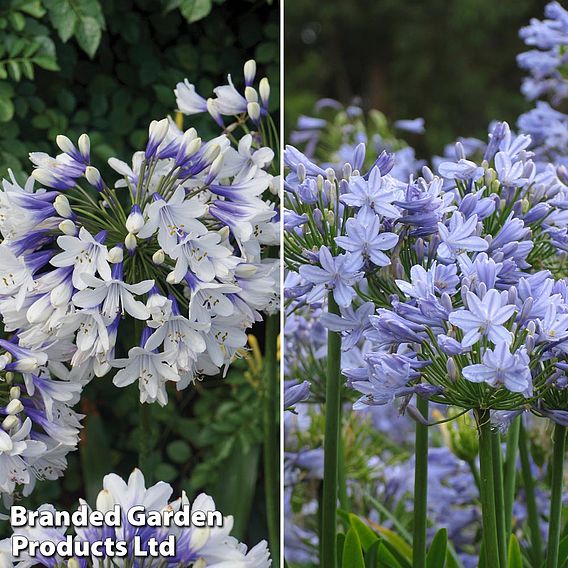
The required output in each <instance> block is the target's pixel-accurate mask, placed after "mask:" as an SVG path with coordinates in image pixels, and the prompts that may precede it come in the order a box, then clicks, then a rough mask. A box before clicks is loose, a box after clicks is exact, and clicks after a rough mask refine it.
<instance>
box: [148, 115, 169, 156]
mask: <svg viewBox="0 0 568 568" xmlns="http://www.w3.org/2000/svg"><path fill="white" fill-rule="evenodd" d="M169 127H170V125H169V123H168V119H167V118H163V119H162V120H153V121H152V122H151V123H150V127H149V128H148V134H149V136H148V143H147V144H146V152H145V156H146V158H152V157H153V156H154V155H155V154H156V151H157V150H158V146H159V145H160V144H161V143H162V142H163V141H164V138H165V137H166V136H167V134H168V129H169Z"/></svg>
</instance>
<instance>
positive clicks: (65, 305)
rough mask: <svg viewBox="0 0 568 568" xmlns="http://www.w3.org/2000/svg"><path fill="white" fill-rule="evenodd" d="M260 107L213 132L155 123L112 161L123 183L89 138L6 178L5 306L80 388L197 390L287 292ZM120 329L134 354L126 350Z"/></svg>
mask: <svg viewBox="0 0 568 568" xmlns="http://www.w3.org/2000/svg"><path fill="white" fill-rule="evenodd" d="M251 65H252V64H251V63H247V65H246V66H245V75H246V79H247V82H248V80H249V79H250V78H251V76H250V68H251ZM247 73H248V74H247ZM253 75H254V73H253ZM263 84H264V85H265V88H264V91H262V96H263V97H264V98H263V105H264V106H263V107H262V108H265V106H266V104H267V96H268V94H267V82H266V81H265V82H264V83H263ZM185 88H186V89H189V87H188V86H187V85H186V86H185ZM251 89H252V87H250V86H247V87H246V92H247V94H248V95H247V96H249V97H250V96H251V94H250V93H251ZM177 92H178V104H179V106H180V109H181V110H182V111H184V110H188V109H187V108H186V106H187V105H186V103H185V102H184V101H185V99H186V97H185V95H184V93H183V92H182V89H181V86H178V89H177ZM223 92H224V91H223ZM255 92H256V91H255ZM231 94H232V95H233V96H234V97H236V96H237V93H236V90H235V89H234V88H232V90H231ZM219 100H221V99H219ZM217 106H218V105H217ZM248 106H249V108H248V111H247V105H245V107H244V108H242V109H241V108H240V107H239V108H238V109H237V108H236V107H234V108H233V107H232V106H230V105H228V106H227V105H225V106H223V107H222V108H221V107H219V108H221V110H222V111H223V112H225V113H226V114H237V113H238V114H239V116H238V118H237V122H236V123H235V124H234V125H233V127H232V128H230V129H229V128H227V129H226V130H225V131H223V132H221V133H220V135H219V136H217V137H215V138H213V139H211V140H202V139H201V138H200V137H199V135H198V133H197V132H196V130H195V129H194V128H189V129H188V130H185V131H183V130H181V129H180V128H179V127H178V126H177V125H176V124H175V122H174V121H172V120H171V119H168V118H165V119H163V120H160V121H153V122H152V123H151V125H150V127H149V137H148V142H147V144H146V147H145V148H144V149H142V150H141V151H139V152H136V153H135V154H134V156H133V158H132V163H131V164H127V163H125V162H122V161H120V160H118V159H116V158H111V159H110V160H109V166H110V168H111V169H112V170H114V172H115V173H116V174H117V175H116V177H113V179H112V181H110V180H106V179H103V176H102V175H101V173H100V170H99V169H98V168H97V166H96V165H95V164H94V163H93V161H92V156H91V152H90V142H89V137H88V136H87V135H86V134H84V135H82V136H81V137H80V138H79V140H78V143H77V144H75V143H73V142H72V141H71V140H70V139H69V138H67V137H65V136H63V135H61V136H58V137H57V144H58V146H59V148H60V149H61V151H62V153H61V154H59V155H57V156H56V157H51V156H49V155H47V154H44V153H37V152H35V153H34V152H32V153H31V154H30V158H31V161H32V162H33V164H34V165H35V170H34V171H33V173H32V178H30V179H29V180H28V182H27V183H26V184H25V185H24V186H20V185H19V184H18V183H17V182H16V181H15V180H5V182H4V185H3V191H2V193H1V195H0V204H1V208H2V210H1V226H0V230H1V232H2V236H3V238H4V240H3V243H2V245H0V257H1V258H2V268H1V269H0V270H1V273H2V282H1V284H0V294H1V300H0V313H1V315H2V317H3V319H4V322H5V328H6V330H7V331H9V332H12V333H14V334H15V335H16V336H17V337H18V341H19V343H20V345H21V346H22V347H26V348H29V349H34V350H41V351H43V352H44V353H45V354H46V355H47V357H48V359H49V361H50V362H52V363H53V364H54V365H55V364H59V365H60V366H61V368H63V366H65V367H66V368H68V369H69V372H70V373H69V378H70V380H72V381H76V382H77V383H78V384H84V383H86V382H87V381H89V380H90V379H91V378H92V377H93V376H98V377H101V376H103V375H106V374H107V373H109V372H110V371H111V370H112V369H113V368H116V369H120V370H119V371H118V372H117V373H116V374H115V376H114V383H115V384H116V385H117V386H119V387H123V386H126V385H129V384H132V383H138V386H139V389H140V401H141V402H155V401H158V402H159V403H160V404H162V405H163V404H165V403H166V402H167V400H168V395H167V389H166V385H167V384H168V383H173V384H175V385H176V387H177V389H183V388H185V387H187V386H188V385H189V384H191V383H193V382H194V381H195V380H196V379H197V378H199V377H200V376H202V375H213V374H217V373H219V372H220V370H221V369H223V368H225V369H226V367H227V366H228V365H229V364H230V362H231V360H232V359H233V358H234V357H235V356H236V355H237V353H238V351H239V349H241V348H242V347H244V345H245V344H246V340H247V338H246V333H245V331H246V329H247V328H249V327H250V326H251V325H252V324H253V323H254V322H255V321H258V320H260V319H261V318H262V316H261V312H262V311H270V310H273V309H276V300H277V285H276V281H277V277H278V276H277V271H275V261H274V260H270V259H265V258H263V250H264V248H265V247H266V246H267V245H272V244H275V243H276V242H277V240H278V231H277V229H276V225H275V223H274V217H275V214H276V213H275V210H274V204H273V203H271V202H270V200H267V199H266V198H265V196H264V194H265V192H266V191H267V190H269V189H270V188H272V187H273V186H274V183H275V180H274V178H273V176H272V174H270V173H269V172H268V171H267V170H268V169H269V167H270V166H271V163H272V161H273V158H274V152H273V150H272V149H270V148H268V147H265V146H263V145H262V144H263V142H264V141H265V140H264V139H263V138H262V136H261V135H260V134H259V133H258V130H254V128H255V125H256V124H262V121H261V116H260V115H261V114H263V113H262V112H260V111H259V112H258V113H257V112H253V110H252V109H253V107H251V106H250V105H248ZM225 107H226V108H225ZM254 108H256V107H254ZM247 112H248V114H247ZM251 122H252V127H253V130H252V131H249V129H248V127H247V124H249V125H250V124H251ZM237 126H238V127H239V129H238V130H237ZM243 129H244V130H246V133H244V130H243ZM239 133H240V134H241V137H240V138H236V137H237V136H238V135H239ZM34 182H35V183H34ZM38 184H39V185H38ZM119 334H120V335H121V337H125V338H128V339H127V340H126V344H127V345H128V353H124V354H123V355H126V357H121V356H120V354H117V353H116V352H115V346H116V341H117V337H118V335H119Z"/></svg>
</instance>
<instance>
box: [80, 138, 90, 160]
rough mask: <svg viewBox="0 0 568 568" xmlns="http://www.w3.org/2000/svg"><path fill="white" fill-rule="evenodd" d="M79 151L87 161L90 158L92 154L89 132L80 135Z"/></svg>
mask: <svg viewBox="0 0 568 568" xmlns="http://www.w3.org/2000/svg"><path fill="white" fill-rule="evenodd" d="M78 145H79V152H81V156H83V158H84V159H85V161H88V160H89V156H90V154H91V140H90V139H89V136H88V135H87V134H81V136H79V142H78Z"/></svg>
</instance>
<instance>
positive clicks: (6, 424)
mask: <svg viewBox="0 0 568 568" xmlns="http://www.w3.org/2000/svg"><path fill="white" fill-rule="evenodd" d="M19 425H20V419H19V418H18V417H17V416H14V415H13V414H11V415H10V416H6V418H4V420H2V430H5V431H6V432H8V431H9V430H12V428H16V427H17V426H19Z"/></svg>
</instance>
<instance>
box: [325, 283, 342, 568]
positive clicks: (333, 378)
mask: <svg viewBox="0 0 568 568" xmlns="http://www.w3.org/2000/svg"><path fill="white" fill-rule="evenodd" d="M327 301H328V308H327V309H328V312H329V313H330V314H336V315H339V314H340V311H339V306H338V305H337V303H336V301H335V299H334V298H333V294H331V293H330V294H328V297H327ZM340 417H341V336H340V334H339V333H337V332H333V331H329V332H328V337H327V382H326V393H325V439H324V466H323V468H324V478H323V497H322V535H321V538H322V558H321V566H330V567H335V566H337V542H336V532H337V520H336V517H337V494H338V465H339V446H340V433H341V419H340Z"/></svg>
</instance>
